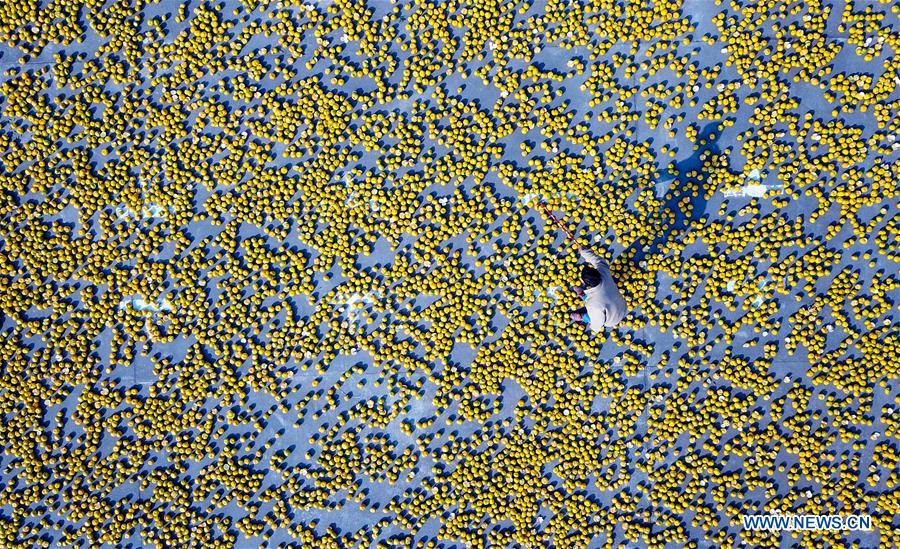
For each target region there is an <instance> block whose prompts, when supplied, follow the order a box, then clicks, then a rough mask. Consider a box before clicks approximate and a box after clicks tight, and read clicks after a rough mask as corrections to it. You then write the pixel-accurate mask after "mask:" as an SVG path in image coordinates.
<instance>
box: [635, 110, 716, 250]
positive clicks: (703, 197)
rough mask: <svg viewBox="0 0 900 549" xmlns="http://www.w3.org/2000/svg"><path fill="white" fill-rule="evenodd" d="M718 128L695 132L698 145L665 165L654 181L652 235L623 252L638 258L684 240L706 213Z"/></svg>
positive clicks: (709, 125) (710, 127)
mask: <svg viewBox="0 0 900 549" xmlns="http://www.w3.org/2000/svg"><path fill="white" fill-rule="evenodd" d="M717 130H718V124H717V123H711V124H708V125H707V126H706V127H704V128H703V129H702V130H701V131H700V133H699V134H698V136H697V139H696V141H695V143H696V144H697V145H698V148H697V150H695V151H694V154H692V155H691V156H690V157H688V158H686V159H684V160H682V161H681V162H676V163H675V164H674V170H672V169H670V168H669V167H667V168H664V171H663V173H662V174H661V175H660V178H659V180H658V181H657V196H658V198H659V199H661V200H662V205H661V207H660V210H659V215H657V216H655V218H654V219H653V220H651V221H650V223H651V225H653V230H652V231H651V236H650V237H649V238H643V239H639V240H638V241H637V242H635V243H634V244H633V245H632V246H631V247H630V248H629V249H628V250H626V253H625V254H623V255H626V256H629V255H630V256H631V257H632V259H633V260H634V261H635V262H640V261H641V260H643V259H644V258H645V257H646V256H648V255H654V254H658V253H661V251H662V249H663V247H664V245H666V244H668V243H672V242H684V241H685V236H686V235H687V233H688V232H689V231H690V230H691V227H692V226H693V225H694V224H695V223H696V222H698V221H699V220H700V219H701V217H702V216H703V214H704V213H706V206H707V203H708V202H709V199H710V198H712V196H711V193H710V189H709V185H708V180H709V176H710V173H709V172H710V170H709V168H710V166H711V164H710V162H711V161H713V160H714V157H716V156H717V155H719V154H720V153H721V149H720V148H719V146H718V144H717V141H718V139H719V134H718V133H717ZM660 195H661V196H660Z"/></svg>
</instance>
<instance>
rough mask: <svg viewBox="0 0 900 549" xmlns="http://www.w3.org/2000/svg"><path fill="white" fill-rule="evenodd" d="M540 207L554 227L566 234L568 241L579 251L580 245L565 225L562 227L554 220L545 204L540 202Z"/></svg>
mask: <svg viewBox="0 0 900 549" xmlns="http://www.w3.org/2000/svg"><path fill="white" fill-rule="evenodd" d="M541 207H542V208H543V209H544V211H545V212H546V213H547V216H548V217H549V218H550V219H552V220H553V222H554V223H556V226H557V227H559V228H560V229H561V230H562V232H564V233H566V236H568V237H569V239H570V240H571V241H572V242H573V243H574V244H575V246H577V247H578V249H581V244H579V243H578V240H576V239H575V235H574V234H572V231H570V230H569V229H568V228H567V227H566V226H565V225H563V223H562V221H560V220H559V219H557V218H556V216H555V215H553V212H551V211H550V208H548V207H547V204H545V203H543V202H541Z"/></svg>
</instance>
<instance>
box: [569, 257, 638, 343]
mask: <svg viewBox="0 0 900 549" xmlns="http://www.w3.org/2000/svg"><path fill="white" fill-rule="evenodd" d="M578 253H579V254H580V255H581V258H582V259H584V260H585V261H587V262H588V263H590V264H591V266H593V267H594V268H595V269H597V271H598V272H599V273H600V276H601V279H602V280H603V282H602V283H600V284H599V285H597V286H594V287H593V288H586V289H585V291H584V307H585V308H586V309H587V311H588V316H589V317H590V326H591V330H593V331H595V332H601V331H603V329H604V328H611V327H613V326H615V325H617V324H618V323H619V322H621V321H622V318H624V317H625V315H626V314H627V312H628V308H627V306H626V305H625V300H624V299H622V294H620V293H619V288H617V287H616V282H615V281H614V280H613V277H612V274H610V272H609V265H608V264H607V263H606V261H604V260H603V258H601V257H600V256H598V255H597V254H595V253H594V252H592V251H591V250H588V249H582V250H579V251H578Z"/></svg>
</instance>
